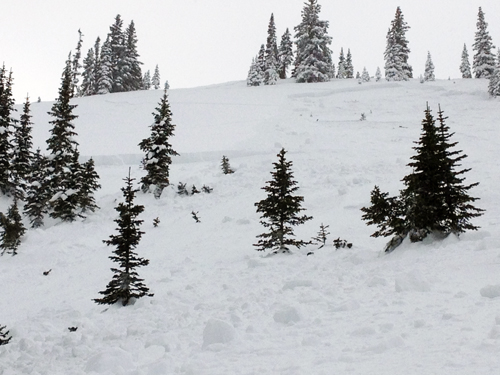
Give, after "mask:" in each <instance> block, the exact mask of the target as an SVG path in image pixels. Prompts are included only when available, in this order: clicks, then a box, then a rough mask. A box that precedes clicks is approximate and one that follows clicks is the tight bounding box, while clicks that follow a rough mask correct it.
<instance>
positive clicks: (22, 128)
mask: <svg viewBox="0 0 500 375" xmlns="http://www.w3.org/2000/svg"><path fill="white" fill-rule="evenodd" d="M31 117H32V116H31V111H30V101H29V98H28V97H27V98H26V102H25V103H24V106H23V113H22V114H21V117H20V120H19V124H18V126H15V130H14V139H13V142H12V143H13V147H12V156H11V173H12V174H13V175H14V176H13V177H12V180H13V181H14V180H15V181H16V182H17V183H16V186H14V192H15V193H14V196H15V198H16V199H18V200H20V201H24V199H25V195H26V192H27V190H28V184H29V176H30V174H31V165H32V160H33V151H32V148H33V141H32V136H31V131H32V128H33V123H32V122H31Z"/></svg>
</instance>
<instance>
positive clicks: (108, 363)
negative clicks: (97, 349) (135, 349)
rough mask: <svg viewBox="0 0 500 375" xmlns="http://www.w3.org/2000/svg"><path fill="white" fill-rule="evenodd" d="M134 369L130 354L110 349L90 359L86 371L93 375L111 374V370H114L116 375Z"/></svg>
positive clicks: (121, 350)
mask: <svg viewBox="0 0 500 375" xmlns="http://www.w3.org/2000/svg"><path fill="white" fill-rule="evenodd" d="M134 367H135V366H134V365H133V362H132V355H131V354H130V353H129V352H126V351H125V350H123V349H120V348H110V349H105V350H104V351H102V352H101V353H98V354H95V355H93V356H92V357H90V358H89V360H88V361H87V365H86V366H85V371H86V372H87V373H92V374H95V373H97V374H109V369H113V371H114V373H115V374H125V373H126V371H128V370H130V369H131V368H134Z"/></svg>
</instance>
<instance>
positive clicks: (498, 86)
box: [488, 49, 500, 97]
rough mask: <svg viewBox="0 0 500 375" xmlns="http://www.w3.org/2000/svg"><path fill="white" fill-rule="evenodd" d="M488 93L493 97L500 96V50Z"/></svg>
mask: <svg viewBox="0 0 500 375" xmlns="http://www.w3.org/2000/svg"><path fill="white" fill-rule="evenodd" d="M488 93H489V94H490V95H491V96H493V97H495V96H500V49H499V50H498V54H497V61H496V67H495V70H494V71H493V74H492V75H491V76H490V83H489V85H488Z"/></svg>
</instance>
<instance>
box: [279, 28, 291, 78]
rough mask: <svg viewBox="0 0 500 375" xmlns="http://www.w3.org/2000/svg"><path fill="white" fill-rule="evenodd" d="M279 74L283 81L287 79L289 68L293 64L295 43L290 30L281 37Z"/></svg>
mask: <svg viewBox="0 0 500 375" xmlns="http://www.w3.org/2000/svg"><path fill="white" fill-rule="evenodd" d="M278 61H279V63H278V66H279V67H278V73H279V76H280V78H281V79H286V73H287V71H288V68H289V67H290V65H291V64H292V62H293V42H292V34H290V31H289V30H288V28H287V29H286V31H285V33H284V34H283V36H282V37H281V43H280V45H279V48H278Z"/></svg>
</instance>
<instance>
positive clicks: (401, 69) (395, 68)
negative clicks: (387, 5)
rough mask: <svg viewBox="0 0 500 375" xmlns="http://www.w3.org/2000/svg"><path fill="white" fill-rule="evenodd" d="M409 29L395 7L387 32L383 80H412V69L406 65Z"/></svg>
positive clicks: (398, 8)
mask: <svg viewBox="0 0 500 375" xmlns="http://www.w3.org/2000/svg"><path fill="white" fill-rule="evenodd" d="M409 29H410V27H409V26H408V24H407V23H406V22H405V20H404V17H403V13H402V12H401V8H400V7H397V9H396V15H395V17H394V20H393V21H392V22H391V27H390V28H389V31H388V32H387V37H386V38H387V45H386V49H385V53H384V59H385V79H387V80H388V81H408V80H409V79H410V78H413V69H412V67H411V66H410V65H409V64H408V56H409V53H410V48H409V47H408V40H407V39H406V32H407V31H408V30H409Z"/></svg>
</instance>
